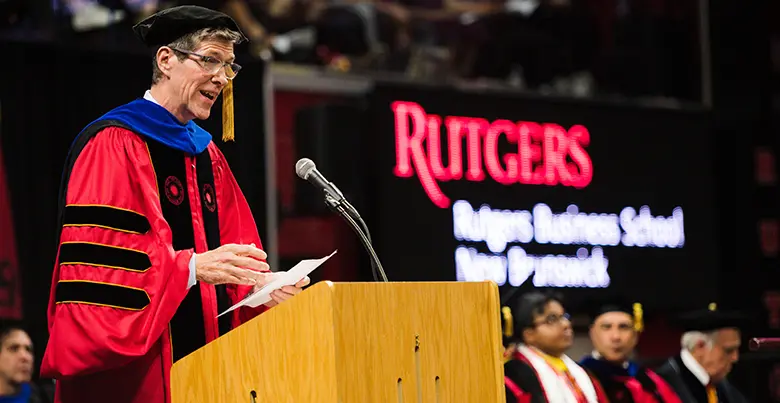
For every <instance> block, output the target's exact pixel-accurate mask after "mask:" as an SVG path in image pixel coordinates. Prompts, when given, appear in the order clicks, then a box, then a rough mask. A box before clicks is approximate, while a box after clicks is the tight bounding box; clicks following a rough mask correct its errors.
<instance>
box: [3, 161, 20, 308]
mask: <svg viewBox="0 0 780 403" xmlns="http://www.w3.org/2000/svg"><path fill="white" fill-rule="evenodd" d="M4 168H5V165H4V164H3V153H2V150H0V318H11V319H21V318H22V294H21V286H20V283H21V282H20V278H19V260H18V259H17V256H16V241H15V237H14V226H13V220H12V214H11V195H10V192H9V191H8V184H7V183H6V177H5V169H4Z"/></svg>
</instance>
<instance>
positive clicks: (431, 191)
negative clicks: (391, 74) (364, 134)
mask: <svg viewBox="0 0 780 403" xmlns="http://www.w3.org/2000/svg"><path fill="white" fill-rule="evenodd" d="M392 108H393V112H394V113H395V139H396V140H395V141H396V166H395V174H396V175H397V176H400V177H409V176H411V175H412V174H413V173H414V172H413V171H412V168H411V163H414V171H417V175H418V176H419V177H420V183H422V186H423V189H424V190H425V193H427V194H428V197H429V198H430V199H431V201H432V202H433V204H435V205H436V206H437V207H440V208H447V207H448V206H449V205H450V199H449V198H447V196H445V195H444V193H442V191H441V188H440V187H439V184H438V183H437V182H436V180H435V179H434V178H433V177H431V173H430V171H429V170H428V158H427V157H426V156H425V153H424V152H423V148H422V142H423V140H424V139H425V135H426V133H425V131H426V130H425V110H423V108H422V107H421V106H420V105H418V104H415V103H411V102H394V103H393V105H392ZM410 117H411V118H412V125H413V126H414V134H413V135H412V136H410V135H409V118H410ZM410 154H411V155H410ZM410 159H411V161H410Z"/></svg>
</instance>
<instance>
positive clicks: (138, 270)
mask: <svg viewBox="0 0 780 403" xmlns="http://www.w3.org/2000/svg"><path fill="white" fill-rule="evenodd" d="M158 191H159V189H158V188H157V179H156V175H155V171H154V168H153V167H152V163H151V159H150V156H149V151H148V149H147V147H146V143H145V142H143V141H142V140H141V138H139V137H138V136H137V135H136V134H134V133H132V132H130V131H127V130H124V129H120V128H107V129H104V130H103V131H101V132H100V133H98V134H97V135H95V137H94V138H93V139H92V140H90V141H89V143H87V145H86V146H85V147H84V148H83V150H82V151H81V153H80V154H79V156H78V159H77V160H76V162H75V164H74V166H73V169H72V171H71V176H70V180H69V182H68V184H67V196H66V207H65V212H64V225H63V228H62V232H61V239H60V245H59V249H58V253H57V261H56V265H55V268H54V274H53V278H52V287H51V296H50V299H49V307H48V312H47V316H48V322H49V333H50V338H49V343H48V346H47V348H46V351H45V353H44V357H43V363H42V367H41V373H42V375H43V376H46V377H54V378H65V377H70V376H77V375H85V374H88V373H93V372H98V371H104V370H108V369H112V368H116V367H119V366H122V365H125V364H126V363H128V362H130V361H132V360H133V359H135V358H137V357H140V356H143V355H145V354H146V353H147V352H148V351H149V349H150V348H151V347H152V346H153V345H154V344H155V343H156V342H157V341H158V340H159V339H160V337H161V335H162V333H163V331H165V330H166V328H167V327H168V323H169V322H170V320H171V318H172V317H173V315H174V313H175V312H176V309H177V308H178V307H179V305H180V304H181V302H182V300H183V299H184V297H185V296H186V294H187V291H188V289H187V283H188V279H189V267H188V265H189V261H190V259H191V258H192V255H193V250H191V249H190V250H174V249H173V246H172V235H171V229H170V227H169V225H168V224H167V222H166V221H165V220H164V219H163V215H162V208H161V205H160V198H159V193H158Z"/></svg>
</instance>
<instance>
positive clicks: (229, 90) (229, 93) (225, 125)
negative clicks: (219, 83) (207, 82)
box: [222, 80, 236, 142]
mask: <svg viewBox="0 0 780 403" xmlns="http://www.w3.org/2000/svg"><path fill="white" fill-rule="evenodd" d="M235 129H236V127H235V122H234V121H233V80H228V82H227V85H225V88H223V89H222V141H224V142H228V141H235V140H236V136H235Z"/></svg>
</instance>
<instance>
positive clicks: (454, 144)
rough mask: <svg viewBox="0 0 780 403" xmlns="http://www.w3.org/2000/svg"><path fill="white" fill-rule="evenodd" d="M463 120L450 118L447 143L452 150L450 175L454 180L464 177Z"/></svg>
mask: <svg viewBox="0 0 780 403" xmlns="http://www.w3.org/2000/svg"><path fill="white" fill-rule="evenodd" d="M463 123H464V122H463V120H462V119H460V118H453V117H448V118H447V120H446V121H445V125H446V126H447V142H448V144H449V146H450V147H449V149H450V174H451V175H452V176H451V177H452V179H454V180H459V179H460V178H462V177H463V140H462V139H463Z"/></svg>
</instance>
